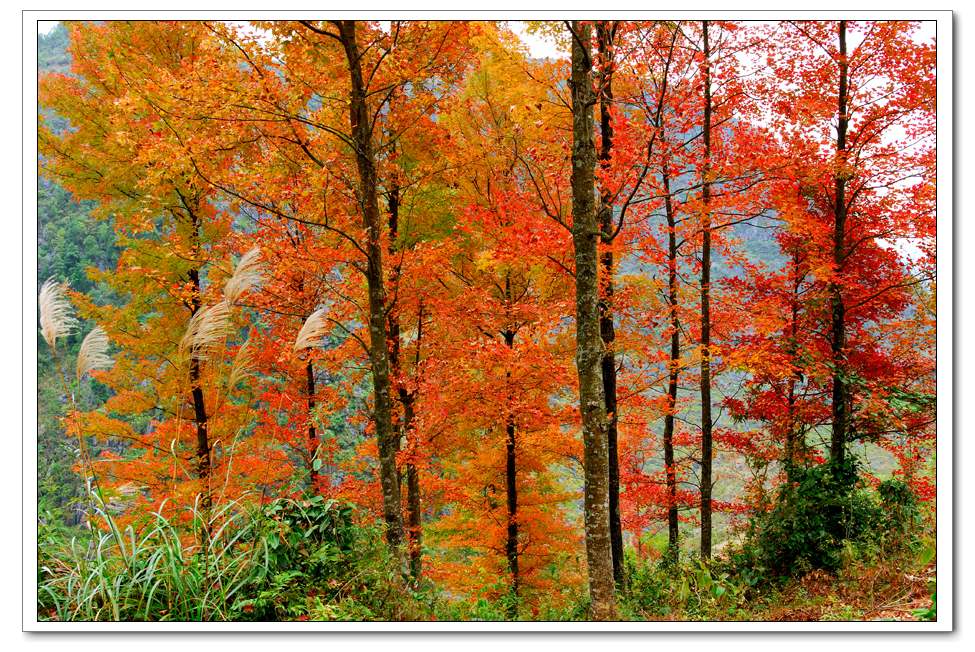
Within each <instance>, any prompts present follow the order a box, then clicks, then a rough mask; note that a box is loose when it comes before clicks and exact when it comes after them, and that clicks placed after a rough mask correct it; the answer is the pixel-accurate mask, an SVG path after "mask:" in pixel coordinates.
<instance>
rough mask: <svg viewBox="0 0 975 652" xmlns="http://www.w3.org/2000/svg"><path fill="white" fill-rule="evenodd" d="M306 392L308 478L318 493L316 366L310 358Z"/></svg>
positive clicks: (306, 373)
mask: <svg viewBox="0 0 975 652" xmlns="http://www.w3.org/2000/svg"><path fill="white" fill-rule="evenodd" d="M305 392H306V393H307V395H308V450H309V453H310V455H309V457H308V480H309V484H310V485H311V487H310V488H311V491H312V493H317V491H318V489H317V487H318V471H316V470H315V459H316V458H317V456H318V433H316V432H315V421H314V416H313V415H314V414H315V368H314V366H313V365H312V363H311V360H309V361H308V362H307V363H305Z"/></svg>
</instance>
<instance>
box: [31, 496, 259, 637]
mask: <svg viewBox="0 0 975 652" xmlns="http://www.w3.org/2000/svg"><path fill="white" fill-rule="evenodd" d="M96 516H97V519H98V521H99V524H100V525H101V528H99V529H95V530H92V531H91V533H90V535H89V536H88V537H86V539H87V540H85V539H79V538H77V537H75V538H72V539H71V540H70V541H68V542H64V541H63V540H61V541H58V540H56V539H53V537H52V539H53V540H47V541H42V542H41V545H40V546H39V550H40V551H42V552H41V554H42V557H41V559H39V564H38V568H39V571H38V575H39V577H38V617H39V619H49V620H61V621H105V620H116V621H118V620H129V621H131V620H136V621H139V620H152V621H211V620H233V619H235V617H236V616H238V615H239V613H240V609H239V606H238V602H239V601H240V600H241V599H242V593H243V591H244V590H245V589H246V587H249V586H252V585H255V584H257V583H259V582H260V581H261V580H262V579H263V577H264V576H265V574H266V569H267V553H268V551H267V547H266V543H265V539H264V538H263V537H260V536H253V535H254V533H255V528H256V527H257V520H256V518H255V515H254V514H253V512H251V511H249V510H248V509H246V508H245V507H244V505H243V504H242V503H240V502H239V501H230V502H228V503H226V504H224V505H223V506H221V507H220V508H218V509H215V510H213V512H212V513H211V514H210V515H209V517H207V516H206V515H205V514H204V512H203V510H202V509H201V507H200V505H199V504H198V503H197V504H196V505H194V507H193V508H192V514H191V517H192V520H191V524H192V531H194V532H197V533H201V532H204V531H206V532H209V534H208V536H196V537H192V536H191V540H190V541H189V542H187V536H188V535H187V530H186V528H185V526H177V525H176V524H174V522H173V521H172V520H171V519H169V518H167V517H166V516H164V515H163V513H162V509H161V508H160V510H159V511H157V512H154V513H153V515H152V520H151V521H150V523H149V524H148V525H146V526H145V527H143V528H140V529H139V530H138V531H137V530H136V529H135V528H134V527H132V526H128V527H126V528H125V529H124V530H120V529H119V527H118V524H117V523H116V521H115V518H114V517H113V516H112V515H111V513H110V512H109V511H108V510H106V509H105V508H104V506H101V507H100V508H96ZM204 526H206V527H204Z"/></svg>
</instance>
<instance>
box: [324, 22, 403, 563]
mask: <svg viewBox="0 0 975 652" xmlns="http://www.w3.org/2000/svg"><path fill="white" fill-rule="evenodd" d="M336 26H337V27H338V31H339V40H340V41H341V43H342V46H343V48H344V50H345V56H346V61H347V62H348V67H349V77H350V81H351V88H350V92H349V121H350V126H351V129H352V141H353V143H354V148H355V159H356V168H357V171H358V177H359V188H358V195H359V197H358V199H359V208H360V210H361V211H362V226H363V229H364V230H365V232H366V246H365V250H366V258H367V264H366V283H367V286H368V295H369V318H368V321H369V361H370V366H371V368H372V383H373V402H374V406H373V418H374V421H375V426H376V440H377V444H378V447H379V479H380V483H381V484H382V491H383V518H384V520H385V522H386V541H387V543H388V544H389V547H390V549H391V550H392V552H393V555H394V558H395V559H397V560H398V561H399V563H400V570H401V572H403V573H405V572H406V558H405V555H404V551H403V539H404V536H403V512H402V504H401V502H400V500H401V499H400V482H399V472H398V470H397V468H396V450H397V448H398V443H397V442H396V440H395V433H394V432H393V421H392V396H391V381H390V371H389V350H388V348H387V346H388V342H387V336H386V335H387V334H386V289H385V286H384V282H385V281H384V278H383V250H382V238H381V231H382V223H381V221H380V216H379V200H378V196H377V186H378V183H377V180H376V159H375V153H374V150H373V144H372V132H373V124H372V121H371V117H370V112H369V107H368V104H367V100H366V88H365V84H364V82H363V77H362V61H361V59H362V51H361V50H360V49H359V45H358V42H357V40H356V21H353V20H341V21H337V22H336Z"/></svg>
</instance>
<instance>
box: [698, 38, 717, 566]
mask: <svg viewBox="0 0 975 652" xmlns="http://www.w3.org/2000/svg"><path fill="white" fill-rule="evenodd" d="M702 29H703V33H704V133H703V138H704V162H703V164H702V165H701V180H702V183H701V201H702V203H703V204H704V206H703V210H702V211H701V239H702V242H701V559H710V558H711V527H712V526H711V491H712V488H713V481H712V478H711V476H712V465H713V461H714V460H713V458H714V451H713V439H712V437H713V435H712V428H713V425H714V424H713V423H712V420H711V212H710V211H711V209H710V204H711V181H710V177H711V48H710V42H709V40H708V21H706V20H705V21H703V22H702Z"/></svg>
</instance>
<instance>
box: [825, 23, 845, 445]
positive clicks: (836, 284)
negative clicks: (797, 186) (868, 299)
mask: <svg viewBox="0 0 975 652" xmlns="http://www.w3.org/2000/svg"><path fill="white" fill-rule="evenodd" d="M838 31H839V41H840V51H839V68H840V84H839V86H840V88H839V100H838V106H837V109H838V116H837V117H838V123H837V127H836V163H837V170H836V176H835V178H834V186H835V195H836V198H835V200H834V202H833V211H834V213H833V214H834V217H835V223H834V225H833V277H832V279H831V280H830V283H829V289H830V304H831V307H832V338H831V339H832V341H831V349H832V351H831V352H832V357H833V431H832V437H831V439H830V447H829V452H830V459H831V460H832V461H833V462H836V463H837V464H842V463H843V460H844V457H845V454H846V442H847V438H848V433H847V425H848V421H849V415H848V414H847V403H848V402H849V401H850V397H849V395H848V389H847V386H846V379H845V377H844V373H845V371H846V370H845V368H844V367H845V364H844V363H845V354H844V348H845V347H846V307H845V306H844V304H843V292H842V284H841V283H840V281H839V278H838V276H839V275H840V270H841V269H842V267H843V258H844V256H845V246H844V245H845V239H846V212H847V211H846V181H847V179H848V172H847V170H846V132H847V128H848V127H849V116H848V115H847V107H846V103H847V97H846V95H847V74H848V63H847V60H846V21H845V20H841V21H839V30H838Z"/></svg>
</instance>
